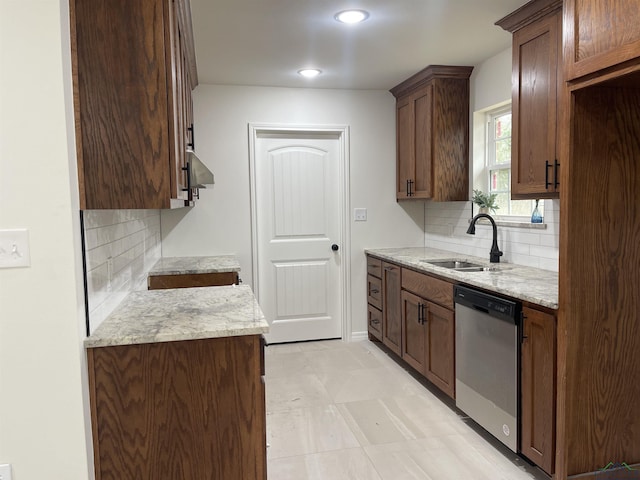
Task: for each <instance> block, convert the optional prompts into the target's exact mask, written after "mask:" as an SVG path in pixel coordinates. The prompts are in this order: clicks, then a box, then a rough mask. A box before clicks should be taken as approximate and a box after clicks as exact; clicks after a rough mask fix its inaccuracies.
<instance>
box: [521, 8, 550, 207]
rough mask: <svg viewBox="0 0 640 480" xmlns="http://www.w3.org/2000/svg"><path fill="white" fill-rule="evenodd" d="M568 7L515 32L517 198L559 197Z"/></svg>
mask: <svg viewBox="0 0 640 480" xmlns="http://www.w3.org/2000/svg"><path fill="white" fill-rule="evenodd" d="M561 29H562V12H561V11H560V10H558V11H557V12H556V13H555V14H554V15H550V16H547V17H544V18H542V19H541V20H539V21H537V22H534V23H532V24H529V25H527V26H526V27H524V28H522V29H520V30H518V31H516V32H515V33H514V35H513V103H512V112H513V122H512V125H513V127H512V128H513V129H512V139H511V141H512V148H511V167H512V168H511V191H512V195H511V196H512V198H514V199H517V198H551V197H557V193H555V192H556V184H557V179H558V173H559V172H558V167H557V163H558V153H557V151H558V149H557V148H556V146H557V138H558V137H557V134H556V130H557V105H558V80H559V78H560V77H559V75H558V65H559V62H560V52H561V41H562V35H561Z"/></svg>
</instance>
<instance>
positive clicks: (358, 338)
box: [349, 332, 369, 342]
mask: <svg viewBox="0 0 640 480" xmlns="http://www.w3.org/2000/svg"><path fill="white" fill-rule="evenodd" d="M368 338H369V334H368V333H367V332H351V338H350V339H349V341H350V342H362V341H363V340H367V339H368Z"/></svg>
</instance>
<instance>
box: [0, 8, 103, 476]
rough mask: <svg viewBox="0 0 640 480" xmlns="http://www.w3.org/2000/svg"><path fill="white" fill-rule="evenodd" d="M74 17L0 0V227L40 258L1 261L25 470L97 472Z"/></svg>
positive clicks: (5, 440) (18, 450) (12, 409)
mask: <svg viewBox="0 0 640 480" xmlns="http://www.w3.org/2000/svg"><path fill="white" fill-rule="evenodd" d="M67 22H68V4H67V2H66V1H64V0H63V1H62V2H61V1H60V0H20V1H11V0H2V1H1V3H0V65H1V67H0V82H1V83H0V138H2V141H1V142H0V229H8V228H27V229H28V230H29V238H30V246H31V266H30V267H28V268H16V269H7V270H0V392H1V394H0V463H11V464H13V474H14V479H15V480H42V479H45V478H47V479H55V480H62V479H64V480H76V479H77V480H82V479H86V478H89V477H90V475H91V474H90V468H89V463H88V458H87V457H88V455H89V453H88V448H87V446H88V445H87V438H88V437H87V435H88V432H87V429H86V425H88V420H87V418H86V417H85V413H86V411H87V410H86V404H85V403H84V401H83V384H84V385H86V378H84V372H85V371H86V368H85V365H84V358H85V356H84V349H83V348H82V340H83V338H84V303H83V299H82V267H81V256H80V251H81V250H80V226H79V214H78V211H79V210H78V202H77V197H78V196H77V180H76V179H75V167H74V168H70V165H72V164H73V162H75V156H74V155H75V153H74V151H73V143H72V138H71V135H72V134H73V124H72V123H71V121H70V120H71V117H70V116H69V115H68V114H70V113H71V100H70V99H71V97H70V94H71V80H70V75H69V68H70V61H69V46H68V44H69V40H68V37H69V34H68V32H69V29H68V25H67ZM69 140H70V141H71V143H69ZM85 422H87V423H85Z"/></svg>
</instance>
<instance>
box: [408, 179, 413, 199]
mask: <svg viewBox="0 0 640 480" xmlns="http://www.w3.org/2000/svg"><path fill="white" fill-rule="evenodd" d="M407 197H413V180H407Z"/></svg>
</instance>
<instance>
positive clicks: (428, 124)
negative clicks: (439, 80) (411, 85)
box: [411, 84, 433, 198]
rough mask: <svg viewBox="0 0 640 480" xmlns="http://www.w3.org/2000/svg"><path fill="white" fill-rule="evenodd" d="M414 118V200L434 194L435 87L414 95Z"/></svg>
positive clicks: (429, 86)
mask: <svg viewBox="0 0 640 480" xmlns="http://www.w3.org/2000/svg"><path fill="white" fill-rule="evenodd" d="M411 100H412V102H413V117H414V141H413V150H414V158H415V165H414V184H413V188H412V195H411V196H412V198H431V197H432V194H433V122H432V115H433V85H432V84H429V85H427V86H426V87H424V88H422V89H421V90H420V91H419V92H417V93H415V94H414V95H412V97H411Z"/></svg>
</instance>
